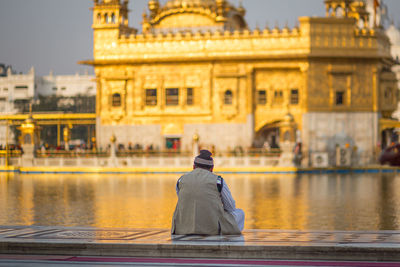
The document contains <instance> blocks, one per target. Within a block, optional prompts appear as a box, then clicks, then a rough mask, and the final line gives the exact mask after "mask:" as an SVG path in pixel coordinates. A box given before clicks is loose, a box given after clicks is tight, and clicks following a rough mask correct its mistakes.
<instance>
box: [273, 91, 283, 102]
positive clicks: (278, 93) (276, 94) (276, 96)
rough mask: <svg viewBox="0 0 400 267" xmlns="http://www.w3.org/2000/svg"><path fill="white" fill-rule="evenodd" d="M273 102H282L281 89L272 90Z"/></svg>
mask: <svg viewBox="0 0 400 267" xmlns="http://www.w3.org/2000/svg"><path fill="white" fill-rule="evenodd" d="M274 102H275V103H282V102H283V92H282V90H276V91H275V92H274Z"/></svg>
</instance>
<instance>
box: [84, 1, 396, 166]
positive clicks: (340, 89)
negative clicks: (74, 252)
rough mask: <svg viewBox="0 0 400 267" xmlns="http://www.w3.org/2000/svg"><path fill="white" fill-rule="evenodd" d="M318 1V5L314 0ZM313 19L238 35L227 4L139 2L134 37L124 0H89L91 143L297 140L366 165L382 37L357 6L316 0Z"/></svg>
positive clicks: (382, 114) (387, 111)
mask: <svg viewBox="0 0 400 267" xmlns="http://www.w3.org/2000/svg"><path fill="white" fill-rule="evenodd" d="M321 4H322V0H321ZM324 4H325V6H326V16H325V17H300V18H299V23H298V24H299V26H297V27H294V28H291V29H289V28H288V27H284V28H282V29H280V28H277V27H275V28H273V29H269V28H265V29H258V28H256V29H254V30H250V29H249V28H248V26H247V23H246V20H245V17H244V16H245V13H246V11H245V8H244V7H243V6H241V5H240V6H238V7H236V6H234V5H233V4H231V3H230V2H229V1H227V0H169V1H167V2H166V3H165V4H164V5H162V4H160V2H159V1H158V0H150V1H148V12H147V13H144V14H143V19H142V30H141V33H139V31H138V30H137V29H134V28H131V27H130V26H129V22H128V0H123V1H120V0H94V7H93V31H94V58H93V60H88V61H84V62H83V63H85V64H90V65H93V66H94V69H95V75H96V78H97V92H98V93H97V101H96V109H97V110H96V116H97V123H96V136H97V142H98V145H100V146H106V145H107V144H108V143H109V140H110V137H111V136H113V135H114V134H115V135H116V136H117V139H118V142H119V143H125V144H128V143H129V142H132V143H140V144H142V145H144V146H147V145H154V146H155V147H159V148H161V149H162V148H164V147H165V146H166V145H167V144H168V142H171V141H173V142H178V146H179V147H180V148H182V149H190V148H191V146H192V142H193V136H198V137H199V140H200V144H201V145H202V146H207V147H213V148H214V149H215V150H217V151H218V150H228V149H233V148H235V147H239V146H240V147H243V148H247V147H262V146H268V147H275V146H278V145H279V143H280V142H283V141H290V142H298V143H302V149H303V153H304V155H305V157H304V161H305V162H306V164H307V161H310V160H311V155H312V153H327V155H328V157H329V160H330V161H332V160H334V159H333V157H334V156H332V153H334V152H335V148H336V147H338V146H344V145H347V146H350V147H352V148H354V151H355V152H356V153H358V157H359V160H360V164H367V163H370V162H371V161H372V160H373V159H372V155H373V154H374V152H375V149H376V147H377V146H378V145H379V144H380V143H381V142H386V140H383V138H384V136H385V135H384V134H382V131H383V132H384V131H386V128H387V127H386V128H385V125H384V124H383V123H382V121H385V120H384V119H386V121H389V122H390V117H391V114H392V112H393V111H394V110H395V109H396V108H397V91H398V88H397V85H396V78H395V75H394V73H393V72H392V71H391V67H392V65H393V64H394V61H393V59H392V58H391V54H390V42H389V39H388V38H387V36H386V35H385V33H384V31H383V29H381V28H379V27H374V28H369V26H368V20H369V14H368V12H367V11H366V7H365V4H364V2H363V1H353V0H325V1H324Z"/></svg>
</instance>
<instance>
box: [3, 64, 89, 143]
mask: <svg viewBox="0 0 400 267" xmlns="http://www.w3.org/2000/svg"><path fill="white" fill-rule="evenodd" d="M51 95H57V96H62V97H65V98H66V99H63V100H62V101H63V103H62V104H68V103H66V102H68V101H70V100H69V99H68V98H69V97H74V96H80V95H84V96H95V95H96V82H95V76H94V75H89V74H88V73H85V74H82V75H81V74H78V73H77V74H75V75H53V73H52V72H50V74H49V75H46V76H36V75H35V69H34V68H33V67H32V68H31V69H30V71H29V72H28V73H27V74H17V73H16V72H15V71H13V70H12V68H11V67H10V66H6V65H4V64H0V115H12V114H18V113H24V112H25V113H26V112H28V111H29V104H30V103H31V102H32V101H34V102H33V103H37V100H38V99H39V96H44V97H46V96H51ZM12 140H13V136H11V131H10V135H9V138H8V141H9V142H12ZM5 143H6V126H5V124H4V125H0V144H5Z"/></svg>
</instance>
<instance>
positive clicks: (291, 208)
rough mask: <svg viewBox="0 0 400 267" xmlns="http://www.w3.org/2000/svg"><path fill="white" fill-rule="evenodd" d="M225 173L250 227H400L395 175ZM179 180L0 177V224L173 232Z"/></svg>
mask: <svg viewBox="0 0 400 267" xmlns="http://www.w3.org/2000/svg"><path fill="white" fill-rule="evenodd" d="M223 176H224V178H225V179H226V181H227V183H228V185H229V187H230V189H231V191H232V194H233V196H234V198H235V199H236V204H237V206H238V207H240V208H243V209H244V210H245V212H246V225H245V227H246V228H247V229H306V230H311V229H316V230H318V229H320V230H400V193H399V190H398V189H400V176H399V175H397V174H391V173H386V174H352V175H343V174H341V175H339V174H325V175H309V174H302V175H277V174H273V175H259V174H257V175H255V174H252V175H239V174H229V175H223ZM178 177H179V175H172V174H171V175H165V174H163V175H109V174H107V175H106V174H103V175H100V174H93V175H76V174H62V175H58V174H57V175H56V174H52V175H49V174H45V175H44V174H43V175H19V174H15V175H10V174H6V173H3V174H1V176H0V224H1V225H31V224H35V225H59V226H95V227H133V228H169V227H170V222H171V217H172V213H173V210H174V208H175V204H176V200H177V197H176V194H175V189H174V188H175V182H176V180H177V178H178Z"/></svg>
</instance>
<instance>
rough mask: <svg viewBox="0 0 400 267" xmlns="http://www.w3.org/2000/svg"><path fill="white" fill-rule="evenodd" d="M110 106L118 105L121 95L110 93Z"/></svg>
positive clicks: (119, 104)
mask: <svg viewBox="0 0 400 267" xmlns="http://www.w3.org/2000/svg"><path fill="white" fill-rule="evenodd" d="M112 106H113V107H120V106H121V95H120V94H118V93H115V94H113V95H112Z"/></svg>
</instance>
